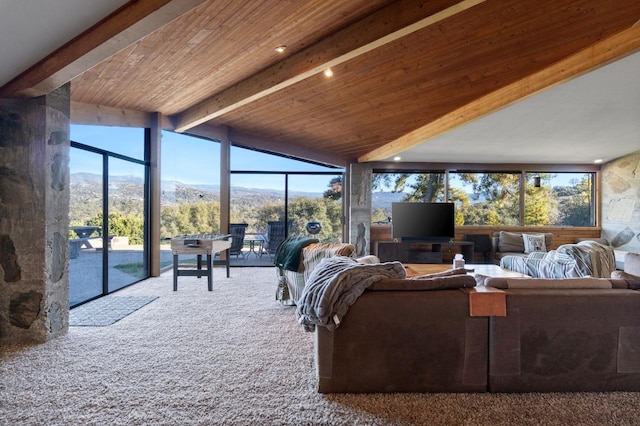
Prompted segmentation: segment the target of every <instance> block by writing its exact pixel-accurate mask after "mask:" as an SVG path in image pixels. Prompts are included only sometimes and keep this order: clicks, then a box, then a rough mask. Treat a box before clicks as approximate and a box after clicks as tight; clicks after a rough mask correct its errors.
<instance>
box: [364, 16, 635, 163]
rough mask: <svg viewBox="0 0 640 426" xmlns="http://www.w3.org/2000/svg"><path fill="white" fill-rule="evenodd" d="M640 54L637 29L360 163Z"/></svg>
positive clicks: (492, 95) (435, 123)
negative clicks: (637, 53) (616, 61)
mask: <svg viewBox="0 0 640 426" xmlns="http://www.w3.org/2000/svg"><path fill="white" fill-rule="evenodd" d="M638 51H640V27H639V26H637V25H635V26H633V27H631V28H629V29H627V30H625V31H622V32H620V33H618V34H616V35H614V36H612V37H609V38H608V39H605V40H602V41H600V42H598V43H595V44H594V45H592V46H590V47H589V48H587V49H584V50H582V51H580V52H578V53H576V54H574V55H572V56H570V57H568V58H566V59H564V60H562V61H559V62H556V63H555V64H553V65H551V66H549V67H547V68H545V69H544V70H541V71H538V72H535V73H532V74H531V75H529V76H527V77H525V78H523V79H520V80H519V81H517V82H515V83H513V84H509V85H507V86H505V87H502V88H500V89H498V90H496V91H494V92H492V93H489V94H488V95H486V96H482V97H480V98H478V99H475V100H473V101H472V102H469V103H468V104H466V105H464V106H463V107H461V108H458V109H456V110H454V111H451V112H450V113H448V114H446V115H444V116H442V117H440V118H438V119H436V120H434V121H432V122H430V123H428V124H426V125H424V126H422V127H420V128H418V129H416V130H414V131H412V132H409V133H407V134H405V135H403V136H401V137H399V138H397V139H395V140H393V141H391V142H389V143H387V144H385V145H383V146H381V147H379V148H377V149H374V150H372V151H370V152H369V153H367V154H365V155H362V156H360V157H358V162H361V163H362V162H370V161H382V160H386V159H388V158H390V157H391V156H394V155H397V154H398V153H400V152H402V151H404V150H406V149H409V148H412V147H414V146H416V145H420V144H422V143H428V140H429V139H432V138H434V137H436V136H438V135H441V134H443V133H445V132H447V131H450V130H452V129H454V128H456V127H458V126H461V125H463V124H466V123H468V122H471V121H473V120H476V119H478V118H481V117H483V116H485V115H487V114H490V113H492V112H495V111H497V110H499V109H501V108H504V107H507V106H509V105H511V104H513V103H515V102H518V101H520V100H522V99H524V98H526V97H528V96H531V95H534V94H536V93H537V92H539V91H542V90H545V89H548V88H551V87H553V86H555V85H557V84H560V83H563V82H565V81H567V80H570V79H572V78H575V77H578V76H580V75H582V74H585V73H587V72H589V71H592V70H594V69H596V68H598V67H601V66H604V65H606V64H608V63H611V62H613V61H615V60H618V59H622V58H623V57H625V56H628V55H631V54H633V53H635V52H638Z"/></svg>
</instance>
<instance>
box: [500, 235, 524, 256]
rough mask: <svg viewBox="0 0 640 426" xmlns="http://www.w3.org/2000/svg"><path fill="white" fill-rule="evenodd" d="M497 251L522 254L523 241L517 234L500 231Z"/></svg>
mask: <svg viewBox="0 0 640 426" xmlns="http://www.w3.org/2000/svg"><path fill="white" fill-rule="evenodd" d="M498 251H499V252H501V253H502V252H506V251H513V252H516V253H524V240H523V239H522V234H521V233H519V232H507V231H500V239H499V240H498Z"/></svg>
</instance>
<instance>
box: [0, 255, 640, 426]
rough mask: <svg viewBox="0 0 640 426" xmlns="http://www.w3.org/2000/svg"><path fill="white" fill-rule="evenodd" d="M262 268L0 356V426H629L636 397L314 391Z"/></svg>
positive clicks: (155, 287)
mask: <svg viewBox="0 0 640 426" xmlns="http://www.w3.org/2000/svg"><path fill="white" fill-rule="evenodd" d="M275 283H276V274H275V271H274V269H273V268H233V269H232V270H231V278H229V279H227V278H225V276H224V270H223V269H219V270H218V269H216V270H215V271H214V289H213V291H212V292H208V291H207V284H206V280H205V279H197V278H195V277H180V279H179V289H178V291H177V292H173V291H172V275H171V273H170V272H169V273H165V274H163V276H162V277H160V278H156V279H150V280H146V281H144V282H142V283H139V284H136V285H134V286H132V287H129V288H127V289H124V290H122V291H120V292H118V295H122V296H149V297H157V299H156V300H154V301H153V302H152V303H149V304H148V305H146V306H143V307H142V308H140V309H138V310H137V311H135V312H133V313H131V314H130V315H128V316H126V317H124V318H123V319H121V320H120V321H118V322H116V323H114V324H112V325H110V326H106V327H71V328H70V330H69V333H68V334H67V335H66V336H64V337H62V338H59V339H55V340H52V341H50V342H47V343H45V344H40V345H35V346H21V347H3V348H0V424H2V425H5V424H6V425H9V424H10V425H254V424H264V425H637V424H640V394H639V393H629V392H619V393H606V394H604V393H574V394H559V393H555V394H553V393H550V394H372V395H361V394H360V395H339V394H335V395H321V394H318V393H316V391H315V387H314V386H315V375H314V367H313V357H312V347H313V340H312V337H313V335H312V334H309V333H305V332H303V331H302V329H301V328H300V327H299V326H298V325H297V323H296V321H295V312H294V308H292V307H286V306H281V305H280V304H278V303H277V302H276V301H275V300H274V294H275Z"/></svg>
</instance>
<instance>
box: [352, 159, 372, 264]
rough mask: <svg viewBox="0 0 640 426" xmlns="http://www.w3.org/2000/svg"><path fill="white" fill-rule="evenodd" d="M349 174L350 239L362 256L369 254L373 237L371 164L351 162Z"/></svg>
mask: <svg viewBox="0 0 640 426" xmlns="http://www.w3.org/2000/svg"><path fill="white" fill-rule="evenodd" d="M349 175H350V179H349V198H350V203H349V206H350V211H349V213H350V215H349V216H350V220H349V241H350V242H351V244H355V246H356V254H355V256H356V257H362V256H365V255H367V254H369V241H370V238H371V236H370V231H371V184H372V181H371V179H372V170H371V166H370V165H368V164H366V163H363V164H358V163H354V164H351V165H350V167H349Z"/></svg>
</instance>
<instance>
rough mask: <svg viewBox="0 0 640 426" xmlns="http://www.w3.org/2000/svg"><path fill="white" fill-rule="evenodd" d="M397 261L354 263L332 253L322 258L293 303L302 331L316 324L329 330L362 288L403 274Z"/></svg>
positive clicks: (404, 273) (310, 328) (333, 327)
mask: <svg viewBox="0 0 640 426" xmlns="http://www.w3.org/2000/svg"><path fill="white" fill-rule="evenodd" d="M405 276H406V272H405V269H404V266H403V265H402V263H400V262H386V263H377V264H363V263H358V262H357V261H356V260H355V259H353V258H350V257H344V256H336V257H330V258H326V259H323V260H322V261H321V262H320V263H319V264H318V265H317V266H316V268H315V269H314V270H313V272H312V273H311V276H310V277H309V280H308V281H307V283H306V285H305V287H304V290H303V291H302V295H301V296H300V299H299V300H298V304H297V305H298V306H297V307H296V316H297V318H298V322H299V323H300V325H302V328H303V329H304V330H305V331H314V330H315V327H316V326H317V325H321V326H323V327H326V328H327V329H329V330H333V329H335V328H336V327H338V326H339V325H340V322H341V321H342V318H343V317H344V315H345V314H346V313H347V310H348V309H349V306H351V305H352V304H353V303H354V302H355V301H356V300H357V299H358V297H360V295H361V294H362V293H363V292H364V290H365V289H366V288H367V287H369V286H370V285H371V284H372V283H374V282H376V281H379V280H381V279H383V278H404V277H405Z"/></svg>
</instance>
